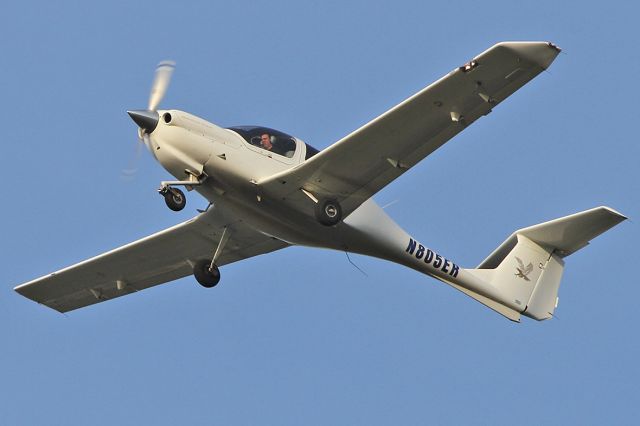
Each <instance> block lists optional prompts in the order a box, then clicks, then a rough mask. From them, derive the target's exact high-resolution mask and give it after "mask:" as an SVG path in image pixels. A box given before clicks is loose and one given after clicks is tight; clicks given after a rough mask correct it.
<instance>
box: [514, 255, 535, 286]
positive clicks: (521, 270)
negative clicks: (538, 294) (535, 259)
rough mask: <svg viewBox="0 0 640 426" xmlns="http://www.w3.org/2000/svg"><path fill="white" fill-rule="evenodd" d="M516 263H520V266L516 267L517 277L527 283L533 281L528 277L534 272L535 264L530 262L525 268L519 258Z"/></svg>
mask: <svg viewBox="0 0 640 426" xmlns="http://www.w3.org/2000/svg"><path fill="white" fill-rule="evenodd" d="M516 261H518V266H516V273H515V275H516V277H518V278H524V280H525V281H531V280H530V279H529V277H528V276H527V275H529V274H530V273H531V271H533V264H532V263H531V262H529V264H528V265H527V266H524V262H523V261H522V259H520V258H519V257H518V256H516Z"/></svg>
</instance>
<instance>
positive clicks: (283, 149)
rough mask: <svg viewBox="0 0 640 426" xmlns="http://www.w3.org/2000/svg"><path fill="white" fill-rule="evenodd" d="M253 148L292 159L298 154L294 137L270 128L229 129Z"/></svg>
mask: <svg viewBox="0 0 640 426" xmlns="http://www.w3.org/2000/svg"><path fill="white" fill-rule="evenodd" d="M228 129H229V130H232V131H234V132H236V133H237V134H239V135H240V136H242V137H243V138H244V140H245V141H247V142H248V143H250V144H251V145H253V146H256V147H258V148H261V149H264V150H265V151H270V152H273V153H275V154H278V155H282V156H283V157H287V158H291V157H293V154H295V152H296V146H297V144H296V140H295V138H294V137H293V136H289V135H287V134H286V133H282V132H280V131H278V130H274V129H270V128H268V127H257V126H236V127H229V128H228Z"/></svg>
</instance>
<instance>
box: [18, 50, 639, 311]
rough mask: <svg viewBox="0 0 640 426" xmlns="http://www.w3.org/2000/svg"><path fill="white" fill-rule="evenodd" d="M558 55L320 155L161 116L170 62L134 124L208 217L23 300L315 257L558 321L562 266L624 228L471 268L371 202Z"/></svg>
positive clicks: (588, 214)
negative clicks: (259, 259)
mask: <svg viewBox="0 0 640 426" xmlns="http://www.w3.org/2000/svg"><path fill="white" fill-rule="evenodd" d="M559 52H560V49H559V48H558V47H556V46H555V45H554V44H552V43H547V42H503V43H498V44H496V45H495V46H493V47H491V48H490V49H488V50H486V51H485V52H483V53H481V54H480V55H479V56H477V57H476V58H474V59H473V60H471V61H469V62H468V63H466V64H464V65H463V66H461V67H459V68H455V69H454V70H453V71H451V72H450V73H448V74H447V75H445V76H444V77H442V78H441V79H440V80H438V81H436V82H435V83H433V84H431V85H430V86H428V87H426V88H425V89H423V90H421V91H420V92H418V93H417V94H415V95H413V96H411V97H410V98H409V99H407V100H405V101H404V102H402V103H400V104H399V105H397V106H395V107H393V108H391V109H390V110H389V111H387V112H385V113H384V114H382V115H381V116H379V117H377V118H376V119H374V120H372V121H371V122H369V123H367V124H366V125H364V126H362V127H361V128H359V129H357V130H356V131H354V132H353V133H351V134H349V135H347V136H345V137H344V138H342V139H341V140H339V141H338V142H336V143H334V144H333V145H331V146H330V147H328V148H327V149H325V150H323V151H321V152H319V151H318V150H317V149H315V148H313V147H312V146H310V145H308V144H306V143H304V142H303V141H302V140H300V139H298V138H295V137H293V136H290V135H287V134H286V133H283V132H279V131H276V130H273V129H269V128H265V127H257V126H239V127H230V128H222V127H219V126H217V125H215V124H213V123H210V122H208V121H205V120H203V119H201V118H199V117H196V116H194V115H192V114H189V113H186V112H184V111H178V110H158V109H157V107H158V105H159V104H160V102H161V100H162V98H163V96H164V94H165V92H166V89H167V86H168V84H169V80H170V78H171V74H172V72H173V69H174V64H173V63H171V62H164V63H161V64H160V65H159V67H158V69H157V70H156V77H155V80H154V83H153V86H152V90H151V97H150V99H149V106H148V108H147V109H146V110H138V111H129V112H128V113H129V115H130V116H131V118H132V119H133V121H135V123H136V124H137V125H138V126H139V136H140V138H141V140H142V141H143V142H144V143H145V144H146V146H147V147H148V149H149V151H150V152H151V153H152V154H153V156H154V157H155V158H156V159H157V160H158V162H160V164H161V165H162V166H163V167H164V168H165V169H166V170H167V171H168V172H169V173H171V175H173V176H174V177H175V178H176V179H177V180H175V181H166V182H162V183H161V186H160V190H159V191H160V194H162V195H163V196H164V199H165V201H166V204H167V206H168V207H169V208H170V209H172V210H176V211H177V210H181V209H183V208H184V206H185V202H186V198H185V195H184V193H183V192H182V191H181V190H180V189H178V187H179V186H184V187H186V189H187V190H196V191H197V192H199V193H200V194H201V195H202V196H204V197H205V198H206V199H207V200H209V202H210V204H209V208H207V210H206V211H201V212H200V214H199V215H198V216H196V217H195V218H193V219H191V220H188V221H186V222H184V223H181V224H179V225H176V226H174V227H172V228H169V229H166V230H164V231H161V232H158V233H156V234H154V235H151V236H148V237H146V238H143V239H141V240H138V241H135V242H133V243H130V244H127V245H125V246H123V247H120V248H117V249H115V250H112V251H109V252H107V253H104V254H101V255H99V256H97V257H94V258H91V259H88V260H85V261H84V262H80V263H78V264H76V265H73V266H70V267H68V268H65V269H62V270H60V271H57V272H54V273H51V274H49V275H46V276H44V277H41V278H38V279H36V280H33V281H30V282H27V283H25V284H22V285H19V286H17V287H16V288H15V290H16V291H17V292H18V293H20V294H21V295H23V296H26V297H28V298H30V299H32V300H34V301H36V302H38V303H41V304H44V305H46V306H49V307H51V308H53V309H55V310H57V311H59V312H67V311H71V310H74V309H77V308H81V307H84V306H88V305H92V304H94V303H99V302H102V301H105V300H109V299H114V298H116V297H120V296H124V295H126V294H130V293H133V292H136V291H139V290H143V289H145V288H148V287H152V286H155V285H158V284H162V283H166V282H168V281H173V280H176V279H178V278H182V277H184V276H187V275H189V274H194V275H195V278H196V280H197V281H198V282H199V283H200V284H201V285H203V286H204V287H213V286H215V285H216V284H218V281H219V280H220V271H219V269H218V268H219V267H220V266H223V265H226V264H229V263H232V262H236V261H239V260H243V259H247V258H250V257H252V256H257V255H260V254H264V253H269V252H272V251H275V250H279V249H282V248H285V247H288V246H291V245H302V246H311V247H321V248H329V249H335V250H340V251H347V252H353V253H359V254H364V255H368V256H374V257H377V258H381V259H385V260H388V261H391V262H395V263H399V264H401V265H404V266H407V267H409V268H412V269H415V270H416V271H419V272H422V273H424V274H426V275H429V276H431V277H433V278H436V279H438V280H440V281H443V282H445V283H446V284H449V285H450V286H452V287H454V288H456V289H457V290H460V291H461V292H463V293H464V294H466V295H468V296H470V297H472V298H473V299H475V300H477V301H479V302H480V303H482V304H484V305H486V306H487V307H489V308H491V309H493V310H495V311H497V312H498V313H500V314H502V315H504V316H505V317H507V318H509V319H510V320H513V321H520V316H521V315H525V316H527V317H530V318H534V319H536V320H544V319H548V318H551V317H552V316H553V313H554V309H555V308H556V306H557V293H558V287H559V285H560V279H561V276H562V272H563V268H564V260H563V258H565V257H566V256H568V255H570V254H572V253H573V252H575V251H576V250H579V249H581V248H583V247H584V246H586V245H587V244H588V243H589V241H590V240H591V239H592V238H595V237H596V236H598V235H600V234H601V233H603V232H605V231H606V230H608V229H609V228H611V227H613V226H615V225H617V224H618V223H620V222H622V221H623V220H625V219H626V217H625V216H623V215H622V214H620V213H618V212H616V211H615V210H613V209H611V208H608V207H597V208H594V209H591V210H587V211H583V212H580V213H576V214H573V215H570V216H567V217H563V218H560V219H556V220H552V221H550V222H545V223H541V224H539V225H534V226H531V227H528V228H524V229H520V230H517V231H515V232H514V233H513V234H511V236H509V238H507V239H506V241H505V242H504V243H502V244H501V245H500V246H499V247H498V248H497V249H496V250H494V252H493V253H491V254H490V255H489V256H488V257H487V258H486V259H485V260H484V261H482V263H480V265H478V266H477V267H476V268H474V269H465V268H462V267H460V266H459V265H458V264H457V263H455V262H453V261H452V260H450V259H449V258H447V257H444V256H443V255H441V254H439V253H437V252H436V251H435V250H432V249H429V248H427V246H425V245H423V244H421V243H419V242H418V241H417V240H416V239H415V238H413V237H412V236H410V235H409V234H408V233H407V232H405V231H404V230H403V229H401V228H400V226H398V225H397V224H396V223H395V222H394V221H393V220H392V219H391V218H389V216H387V214H386V213H385V212H384V211H383V210H382V209H381V208H380V207H378V205H377V204H376V203H375V202H374V201H373V199H372V198H371V197H372V196H373V195H374V194H375V193H377V192H378V191H380V190H381V189H382V188H384V187H385V186H387V185H388V184H389V183H390V182H392V181H393V180H394V179H396V178H397V177H398V176H400V175H402V174H403V173H404V172H405V171H407V170H409V169H410V168H411V167H412V166H414V165H415V164H417V163H418V162H419V161H420V160H422V159H423V158H425V157H426V156H427V155H429V154H430V153H432V152H433V151H435V150H436V149H437V148H439V147H440V146H441V145H443V144H444V143H445V142H447V141H448V140H449V139H451V138H452V137H454V136H455V135H456V134H458V133H459V132H460V131H462V130H463V129H464V128H465V127H467V126H468V125H470V124H471V123H473V122H474V121H476V120H477V119H478V118H480V117H482V116H484V115H487V114H488V113H490V112H491V110H492V108H494V107H495V106H496V105H497V104H499V103H500V102H502V101H503V100H505V99H506V98H507V97H508V96H510V95H511V94H512V93H514V92H515V91H516V90H518V89H519V88H520V87H522V86H523V85H524V84H526V83H527V82H528V81H529V80H531V79H533V78H534V77H535V76H537V75H538V74H539V73H540V72H542V71H543V70H545V69H547V67H549V65H551V63H552V62H553V60H554V59H555V58H556V56H557V55H558V54H559ZM525 265H526V266H525Z"/></svg>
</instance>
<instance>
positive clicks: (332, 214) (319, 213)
mask: <svg viewBox="0 0 640 426" xmlns="http://www.w3.org/2000/svg"><path fill="white" fill-rule="evenodd" d="M315 215H316V220H317V221H318V222H320V223H321V224H323V225H325V226H333V225H337V224H338V222H340V221H341V220H342V207H340V203H338V201H337V200H333V199H320V200H318V202H317V203H316V207H315Z"/></svg>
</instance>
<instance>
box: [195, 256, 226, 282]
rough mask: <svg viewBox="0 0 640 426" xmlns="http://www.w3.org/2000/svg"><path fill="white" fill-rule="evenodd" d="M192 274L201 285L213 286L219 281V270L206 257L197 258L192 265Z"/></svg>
mask: <svg viewBox="0 0 640 426" xmlns="http://www.w3.org/2000/svg"><path fill="white" fill-rule="evenodd" d="M193 275H194V276H195V277H196V281H198V283H200V285H201V286H203V287H206V288H211V287H215V286H216V284H218V283H219V282H220V270H219V269H218V267H217V266H216V265H212V264H211V261H210V260H208V259H202V260H198V261H197V262H196V264H195V265H194V266H193Z"/></svg>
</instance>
